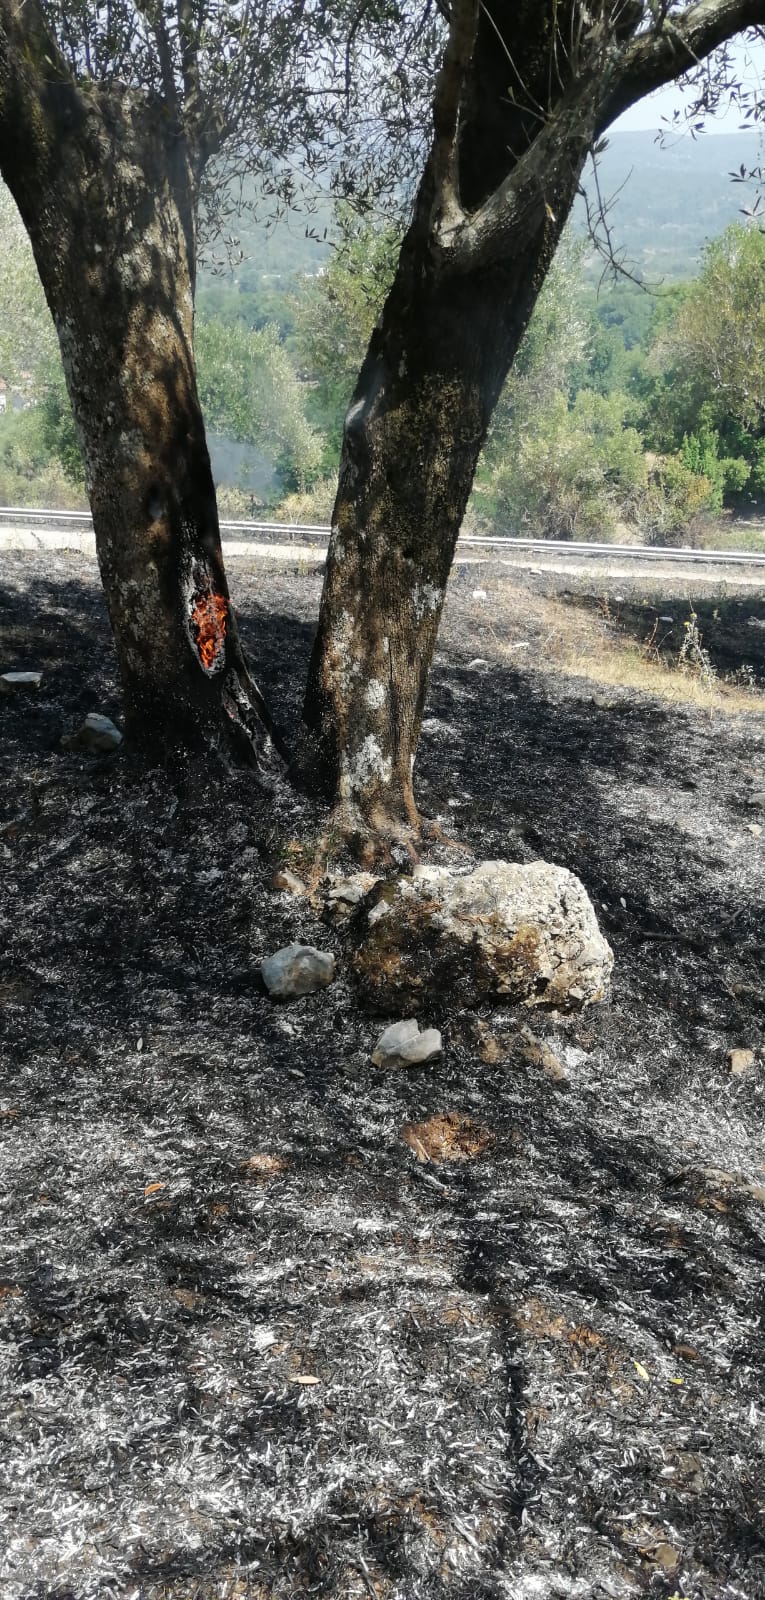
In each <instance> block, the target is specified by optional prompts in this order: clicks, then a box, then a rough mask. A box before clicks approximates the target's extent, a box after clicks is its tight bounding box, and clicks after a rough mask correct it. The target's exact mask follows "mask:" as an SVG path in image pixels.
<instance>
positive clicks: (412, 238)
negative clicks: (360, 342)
mask: <svg viewBox="0 0 765 1600" xmlns="http://www.w3.org/2000/svg"><path fill="white" fill-rule="evenodd" d="M667 10H668V8H667V7H666V6H663V7H655V6H651V7H649V6H647V5H646V4H644V3H643V0H588V3H587V4H585V3H584V0H555V3H550V4H547V3H542V0H513V3H512V4H511V3H510V0H480V3H479V0H452V4H451V6H450V8H449V36H448V42H447V45H446V50H445V54H444V60H443V66H442V70H441V73H440V75H439V79H438V82H437V84H436V88H435V93H434V101H433V143H432V147H431V151H430V156H429V159H428V163H427V166H426V169H425V173H424V176H423V180H422V183H421V186H420V190H419V193H418V196H417V200H416V204H415V208H414V216H413V221H412V224H411V227H410V229H409V232H408V234H407V236H406V238H405V240H404V244H403V246H402V251H401V257H400V261H399V265H398V270H397V274H396V278H395V281H394V284H393V288H392V290H391V293H390V295H389V298H388V301H387V304H386V306H385V309H384V312H383V315H382V317H381V320H380V324H379V326H378V328H377V329H376V330H375V332H374V334H373V336H372V341H371V344H370V348H369V352H368V354H367V357H366V360H365V363H364V366H363V369H362V372H361V375H360V378H359V382H358V385H357V387H356V391H355V393H354V396H353V399H352V402H351V406H350V409H349V411H348V415H347V417H346V423H345V433H344V440H343V450H342V458H341V466H340V480H339V489H338V496H337V501H336V505H335V510H334V515H333V528H332V537H331V540H330V548H329V555H328V562H327V573H326V579H325V585H324V592H323V596H322V603H321V613H320V620H319V630H318V635H317V639H316V644H315V649H314V652H313V658H312V662H311V669H310V676H309V684H308V691H307V696H306V700H305V707H304V725H305V756H304V760H305V763H306V765H307V766H308V768H309V770H310V771H311V772H312V773H313V774H314V775H318V777H319V778H320V780H321V781H322V782H323V783H324V785H325V786H326V787H327V788H328V790H329V792H330V794H331V795H333V796H334V799H335V803H336V807H337V809H338V812H339V817H338V820H339V823H340V826H341V827H342V828H343V829H344V830H345V831H346V833H349V834H350V835H351V836H353V835H356V836H357V837H358V838H359V839H360V841H361V842H362V844H363V846H365V847H366V848H367V849H368V850H369V851H370V852H372V853H374V852H377V851H379V850H381V849H382V850H384V849H385V848H386V844H387V843H388V842H389V841H390V840H391V838H395V837H402V836H403V837H404V839H408V840H411V839H412V837H413V835H415V836H416V833H417V831H418V827H419V819H418V815H417V808H416V804H415V799H414V793H413V787H412V768H413V765H414V758H415V754H416V749H417V740H418V735H419V730H420V721H421V716H422V709H423V702H424V698H425V692H426V686H427V678H428V671H429V667H430V662H431V659H432V655H433V648H434V644H435V639H436V635H437V630H438V624H439V619H440V616H441V609H442V606H443V600H444V589H445V585H446V582H447V578H448V574H449V569H450V566H451V562H452V558H453V555H454V548H455V544H456V540H457V536H458V533H459V528H460V523H461V521H462V517H463V513H464V510H465V505H466V503H467V499H468V495H469V493H470V489H471V486H472V482H473V476H474V473H475V468H476V464H477V461H478V457H479V453H480V450H481V446H482V444H483V441H484V439H485V436H486V431H487V428H488V425H489V421H490V418H491V414H492V411H493V408H494V406H495V404H496V401H497V399H498V396H499V393H500V390H501V388H502V384H503V382H504V379H505V377H506V375H507V372H508V370H509V368H510V365H511V363H512V361H513V358H514V356H515V353H516V351H517V349H518V345H519V343H520V340H521V338H522V336H523V333H524V331H525V328H526V326H527V323H528V320H529V317H530V315H531V312H532V310H533V307H534V303H535V300H536V298H537V295H538V293H539V290H540V289H541V287H542V284H543V282H544V278H545V275H546V272H547V270H548V268H549V265H550V261H551V259H552V255H553V252H554V249H555V247H556V245H557V243H558V240H559V238H560V234H561V232H562V230H563V226H564V224H565V222H566V220H567V218H568V216H569V213H570V210H571V207H572V204H573V201H574V198H575V195H576V192H577V189H578V186H579V181H580V176H581V172H582V168H583V166H584V162H585V159H586V157H587V154H588V152H589V151H590V150H591V149H592V147H593V145H594V143H595V141H596V139H597V137H598V136H599V135H600V134H601V133H602V132H603V131H604V129H605V128H607V127H608V126H609V124H610V122H611V121H612V120H613V119H614V118H615V117H616V116H618V114H619V113H620V112H621V111H624V110H625V109H626V108H627V106H629V105H631V104H633V103H634V101H635V100H638V99H640V98H641V97H642V96H643V95H644V94H647V93H648V92H649V91H650V90H651V89H653V88H656V87H658V86H659V85H660V84H662V83H666V82H668V81H671V80H672V79H673V78H675V77H677V76H679V75H680V74H681V73H682V72H684V71H687V70H688V68H689V67H690V66H692V65H693V64H694V63H696V64H698V62H699V61H700V60H701V59H702V58H703V56H705V55H707V54H708V53H709V52H710V51H711V50H713V49H714V48H715V47H716V46H717V45H718V44H720V43H721V41H723V40H725V39H727V38H729V37H731V35H732V34H733V33H734V32H735V31H736V29H737V28H741V27H745V26H747V25H752V24H755V23H761V22H762V21H763V20H764V19H765V0H697V3H693V4H689V5H688V6H687V7H685V8H682V7H672V8H671V10H672V16H671V19H669V20H668V18H667Z"/></svg>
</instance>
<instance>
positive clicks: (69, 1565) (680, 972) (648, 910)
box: [0, 556, 765, 1600]
mask: <svg viewBox="0 0 765 1600" xmlns="http://www.w3.org/2000/svg"><path fill="white" fill-rule="evenodd" d="M319 581H320V580H319V579H318V578H317V577H316V576H300V575H298V574H289V573H281V574H278V573H274V572H272V571H268V572H267V573H265V574H264V573H262V572H261V573H247V572H246V571H245V570H241V571H237V572H236V573H235V574H234V579H233V584H234V589H235V593H236V596H237V603H238V605H239V607H240V610H241V613H242V626H243V632H244V635H245V638H246V640H247V642H248V645H249V647H250V648H251V650H252V653H253V655H254V657H255V660H256V663H257V668H258V672H259V675H260V678H261V680H262V681H263V683H264V685H265V686H266V687H267V689H268V692H269V695H270V697H271V700H272V702H273V704H274V708H275V710H276V712H277V715H278V716H279V717H280V719H281V720H282V721H283V722H284V723H285V724H286V725H287V726H288V727H289V725H290V724H293V725H294V722H295V720H296V718H297V715H298V713H299V705H300V692H301V680H302V677H303V673H304V668H305V664H306V661H307V654H308V650H309V648H310V639H311V632H312V627H313V620H314V617H315V613H316V605H317V601H318V591H319ZM473 582H474V580H471V579H470V578H468V577H463V578H458V579H457V580H456V582H455V583H454V585H453V587H452V590H451V595H450V602H449V608H448V615H447V619H446V625H445V629H444V633H443V637H442V640H441V642H440V648H439V657H438V660H437V663H436V668H435V672H434V676H433V683H432V690H431V694H430V698H429V703H428V707H427V715H426V723H425V731H424V735H423V742H422V747H421V756H420V762H419V771H420V792H421V796H422V798H423V800H424V803H425V805H426V807H427V809H428V810H429V811H430V812H431V813H432V814H434V815H438V816H439V817H440V818H441V820H442V822H443V823H444V824H445V828H446V830H447V831H450V832H451V833H453V834H455V835H457V836H459V837H460V838H461V839H462V840H463V841H464V842H465V844H466V845H467V846H468V847H469V848H470V849H471V850H472V851H473V852H474V853H475V854H476V855H477V856H481V857H491V856H500V855H501V856H506V857H511V858H515V859H521V860H532V859H534V858H537V857H540V856H541V857H545V858H547V859H550V860H553V861H558V862H560V863H562V864H564V865H566V866H568V867H570V868H572V869H573V870H574V871H575V872H577V873H579V875H580V876H581V877H582V878H583V880H584V882H585V883H586V885H587V887H588V889H589V891H590V893H591V895H592V897H593V900H594V902H595V904H596V907H597V909H598V914H599V916H600V918H601V922H602V925H603V927H604V930H605V932H606V933H607V935H608V937H609V938H610V940H611V942H612V944H613V946H614V950H615V955H616V967H615V976H614V984H613V992H612V995H611V998H610V1000H609V1002H608V1003H607V1004H606V1005H604V1006H602V1007H598V1008H596V1009H594V1010H592V1011H590V1012H587V1013H585V1014H584V1015H583V1016H581V1017H579V1018H578V1019H576V1020H574V1021H568V1022H567V1021H564V1020H563V1019H561V1018H558V1017H555V1016H549V1015H548V1016H545V1015H534V1014H531V1015H529V1014H524V1015H522V1016H518V1015H515V1014H511V1013H506V1014H504V1015H502V1014H500V1015H497V1014H496V1013H491V1012H489V1011H488V1010H487V1011H486V1012H485V1013H484V1014H482V1015H481V1016H479V1017H476V1016H474V1015H473V1014H471V1013H467V1012H459V1013H456V1012H449V1011H446V1012H443V1011H442V1012H440V1013H438V1012H435V1011H431V1010H429V1009H428V1007H427V1005H424V1007H423V1010H422V1012H421V1014H420V1018H419V1020H420V1022H421V1023H422V1024H423V1025H430V1024H435V1025H437V1026H440V1027H441V1028H442V1030H443V1032H444V1038H445V1053H444V1057H443V1060H442V1061H441V1062H440V1063H438V1064H437V1065H435V1066H433V1065H431V1066H430V1067H426V1068H424V1069H419V1070H413V1071H411V1072H408V1073H405V1072H400V1073H396V1074H385V1073H381V1072H380V1071H378V1070H377V1069H375V1068H373V1067H372V1065H371V1062H370V1052H371V1049H372V1047H373V1045H374V1042H375V1040H376V1037H377V1035H378V1033H379V1031H380V1027H381V1024H380V1022H379V1020H377V1021H375V1020H374V1019H371V1018H370V1017H368V1016H367V1015H365V1014H364V1013H363V1012H362V1011H361V1010H360V1009H359V1007H358V1004H357V1002H356V999H355V996H354V993H353V990H352V987H351V985H350V983H349V982H348V980H347V977H346V975H345V968H344V966H343V949H342V940H341V937H340V935H339V933H338V932H337V931H336V930H334V929H332V928H328V927H326V926H324V925H323V924H322V923H321V922H320V921H319V920H318V918H317V916H316V914H315V913H314V912H313V911H312V910H311V909H310V908H309V907H308V904H307V902H306V901H305V900H303V899H300V898H295V897H291V896H289V895H287V894H280V893H277V892H276V891H275V890H273V889H272V887H271V879H272V876H273V873H274V870H275V868H276V867H278V866H280V865H283V864H289V865H290V866H291V867H292V868H293V869H294V870H297V871H299V870H300V863H301V859H302V857H301V850H302V848H303V847H304V846H305V845H306V843H307V842H308V841H310V840H311V839H312V838H314V837H315V836H316V834H317V832H318V830H319V826H320V823H321V820H322V819H321V818H320V817H319V816H318V815H317V814H315V813H314V812H313V811H312V809H311V807H310V806H309V805H308V804H307V803H306V802H304V801H301V800H299V799H298V798H296V797H295V796H294V795H293V794H291V793H290V792H289V791H288V790H287V789H281V790H277V791H273V792H271V793H263V792H259V791H258V790H257V789H254V788H253V786H252V784H251V782H250V780H249V779H247V778H245V777H237V778H233V779H230V780H228V781H227V782H226V783H225V784H222V783H220V782H219V781H218V780H216V779H215V778H214V777H213V776H211V774H210V773H209V772H208V771H207V770H205V769H203V768H200V769H195V770H193V771H190V772H189V773H188V774H187V775H186V778H185V781H184V782H183V784H181V785H180V786H179V785H178V784H177V783H173V782H171V780H170V777H169V776H168V775H167V774H164V773H162V772H152V773H147V772H145V771H143V770H142V769H141V767H140V766H139V765H138V764H137V763H136V762H135V760H133V759H131V757H130V755H129V752H127V751H123V752H122V753H120V755H119V756H118V757H117V758H114V759H112V758H95V759H93V758H90V759H88V758H86V757H84V756H82V755H81V754H78V753H76V752H72V751H64V750H62V748H61V746H60V742H59V741H60V737H61V734H62V733H64V732H69V731H71V730H72V728H73V727H74V726H76V724H77V721H78V720H79V719H81V717H82V716H83V714H84V713H85V712H86V711H88V710H93V709H98V710H102V711H105V712H107V713H108V714H109V715H113V716H115V717H117V718H119V712H120V701H119V693H118V688H117V685H116V682H115V678H114V664H113V656H112V652H111V646H110V641H109V632H108V626H107V623H106V619H105V614H104V609H103V604H102V600H101V596H100V591H99V588H98V583H97V576H96V573H95V569H94V567H93V566H92V565H89V564H88V563H87V562H84V561H83V560H82V558H78V559H77V561H76V562H75V561H73V560H67V559H64V558H58V559H54V560H50V558H48V559H47V560H46V562H45V564H43V561H42V558H37V557H30V556H23V557H18V558H12V557H6V571H5V574H4V583H3V591H2V606H3V610H2V612H1V613H0V622H1V623H2V628H3V642H2V652H1V654H2V665H3V667H6V666H7V667H37V668H41V669H42V670H43V672H44V674H45V676H44V680H43V686H42V689H41V691H40V694H39V695H38V696H37V697H35V698H31V699H26V698H25V699H22V698H7V699H5V700H3V701H2V702H0V719H1V720H2V733H3V746H2V748H3V764H2V769H1V770H0V787H1V788H2V802H3V822H2V824H0V826H2V830H3V831H2V834H0V857H1V859H0V871H1V872H2V880H1V882H2V888H1V891H0V914H1V916H2V941H1V943H0V1001H1V1003H2V1035H1V1037H0V1045H1V1048H2V1078H1V1080H0V1141H1V1143H2V1168H1V1170H0V1359H2V1365H3V1386H2V1392H3V1396H4V1399H3V1406H2V1412H1V1413H0V1461H2V1471H1V1472H0V1529H1V1530H2V1539H0V1548H1V1549H2V1552H3V1553H2V1555H1V1556H0V1572H1V1573H2V1589H3V1594H4V1595H7V1596H8V1597H9V1600H64V1597H65V1596H66V1597H67V1600H70V1597H71V1600H96V1597H98V1600H101V1597H103V1596H112V1595H117V1596H128V1595H130V1596H135V1597H138V1600H144V1597H145V1600H190V1597H191V1596H195V1597H202V1600H212V1597H213V1596H216V1597H218V1596H223V1597H226V1596H232V1597H233V1596H240V1597H270V1596H274V1597H276V1600H282V1597H284V1600H286V1597H288V1596H290V1597H291V1596H299V1595H302V1594H306V1595H308V1594H311V1595H329V1596H333V1597H336V1600H340V1597H342V1600H346V1597H348V1600H351V1597H355V1596H364V1595H376V1596H383V1597H395V1600H419V1597H422V1600H425V1597H428V1600H438V1597H444V1600H446V1597H449V1600H455V1597H460V1600H497V1597H502V1596H504V1597H507V1600H511V1597H512V1600H525V1597H527V1596H528V1597H532V1596H535V1597H536V1596H541V1597H543V1600H552V1597H560V1600H563V1597H565V1600H571V1597H582V1600H585V1597H586V1600H590V1597H593V1600H594V1597H606V1596H609V1597H610V1596H616V1597H619V1596H633V1595H643V1594H648V1595H653V1596H657V1597H664V1600H669V1597H670V1596H673V1595H682V1596H684V1597H687V1600H743V1597H746V1600H753V1597H755V1596H758V1595H761V1594H762V1593H763V1592H765V1543H764V1540H763V1482H764V1481H765V1471H764V1468H765V1463H764V1462H763V1434H762V1411H761V1406H762V1378H763V1363H764V1357H765V1348H764V1346H763V1331H762V1330H763V1321H762V1318H763V1312H764V1311H765V1305H764V1304H763V1284H764V1283H765V1140H764V1139H763V1109H764V1107H765V1065H764V1064H763V1059H762V1055H761V1054H760V1056H759V1059H758V1061H757V1064H756V1065H755V1066H754V1067H753V1068H752V1069H751V1070H750V1071H749V1072H748V1073H745V1074H743V1075H741V1076H738V1077H736V1076H732V1075H731V1074H730V1072H729V1070H728V1067H727V1064H726V1053H727V1051H728V1049H730V1048H731V1047H733V1046H746V1047H750V1048H752V1049H754V1050H755V1051H760V1052H761V1051H762V1047H763V1044H764V1043H765V997H764V993H763V956H764V954H765V912H764V910H763V906H764V901H765V896H764V895H763V879H762V860H763V843H762V838H763V837H765V835H762V836H761V835H760V834H758V833H757V831H756V830H757V828H758V827H760V826H761V825H763V824H765V816H763V814H762V809H761V806H760V803H759V802H758V801H757V795H758V794H760V795H761V794H762V793H763V792H765V738H764V737H763V727H762V722H761V720H760V719H759V718H758V717H757V716H756V715H755V714H752V715H749V716H741V717H737V718H731V717H727V716H725V715H723V714H722V713H717V712H715V713H712V714H709V713H706V712H705V713H701V712H698V711H694V710H692V709H690V708H689V709H682V708H681V709H677V708H676V707H670V706H669V705H668V704H666V703H663V702H659V701H658V700H654V699H651V698H650V697H648V696H644V697H636V696H635V695H632V694H630V693H628V692H626V691H622V690H618V691H615V692H614V693H613V694H612V696H611V698H610V699H609V700H608V701H607V702H604V701H603V698H602V696H601V695H600V694H599V693H597V692H596V686H593V685H590V684H588V683H587V681H586V680H584V679H581V678H579V679H576V680H574V679H564V678H563V677H561V676H559V675H556V674H555V673H554V672H553V671H552V670H550V669H549V668H548V666H547V665H546V663H545V655H544V647H545V640H544V637H543V636H542V635H541V634H540V635H537V634H535V633H534V630H533V628H530V627H529V624H528V620H527V619H526V618H525V617H524V610H523V594H522V591H520V590H519V591H518V594H517V598H516V601H515V602H513V600H512V597H511V596H509V595H508V586H507V583H506V580H503V582H502V589H501V592H502V596H503V599H502V609H501V612H500V611H499V610H498V609H496V608H495V607H494V601H493V596H494V593H495V588H494V581H493V578H492V574H491V572H488V573H487V575H486V576H485V577H482V582H483V585H484V589H485V591H486V593H487V600H485V601H479V600H476V599H475V597H474V595H473ZM498 592H499V590H498V589H497V593H498ZM497 604H498V603H497ZM514 605H515V609H514ZM514 641H522V642H523V644H524V645H525V649H524V651H523V652H522V653H521V652H519V653H518V655H517V657H514V656H513V655H512V653H511V654H510V655H508V648H507V647H508V645H512V644H513V642H514ZM478 657H480V658H481V659H482V660H483V661H484V662H485V665H484V666H483V667H481V668H480V669H477V668H475V667H474V666H471V662H472V661H473V660H474V658H478ZM508 660H517V662H518V664H517V665H512V666H511V665H508ZM753 708H754V702H753ZM758 818H759V819H760V820H759V821H758ZM752 827H754V830H755V831H752ZM297 938H300V939H305V940H307V941H309V942H312V943H316V944H319V945H322V946H323V947H325V948H334V949H335V950H336V952H337V954H338V957H339V963H340V976H339V978H338V980H337V982H336V983H335V984H334V985H333V986H332V988H331V989H329V990H327V991H324V992H323V993H322V994H320V995H317V996H313V997H309V998H306V999H304V1000H301V1001H298V1002H296V1003H295V1004H293V1005H290V1006H282V1007H275V1006H273V1005H271V1004H270V1003H269V1002H268V1000H267V999H266V997H265V995H264V994H263V992H262V989H261V986H260V984H259V980H258V964H259V961H260V959H261V958H262V956H263V955H265V954H266V953H268V952H269V951H272V950H274V949H275V948H277V947H278V946H279V945H282V944H286V943H289V942H291V941H292V940H293V939H297ZM523 1024H527V1025H530V1026H531V1027H532V1028H533V1029H534V1030H535V1032H536V1033H537V1035H538V1036H539V1037H540V1038H542V1039H544V1041H545V1042H546V1043H547V1044H548V1045H549V1047H550V1048H551V1049H552V1050H553V1051H554V1052H555V1053H556V1055H557V1057H558V1059H559V1061H560V1063H561V1065H562V1066H563V1068H564V1070H565V1078H564V1079H563V1080H562V1081H558V1082H555V1081H551V1080H550V1079H549V1078H548V1077H546V1076H545V1074H544V1073H543V1072H542V1070H541V1068H540V1067H539V1066H535V1065H534V1064H533V1061H534V1053H533V1052H529V1051H528V1050H527V1049H526V1050H524V1048H523V1040H522V1038H521V1035H520V1028H521V1026H522V1025H523ZM450 1114H453V1116H454V1117H455V1118H462V1119H465V1121H464V1123H462V1124H460V1125H461V1126H462V1125H464V1126H468V1125H472V1124H475V1125H476V1126H480V1128H481V1130H482V1133H481V1138H480V1140H476V1142H475V1148H474V1149H473V1148H471V1151H470V1155H471V1159H469V1160H464V1159H463V1160H459V1161H457V1160H455V1161H453V1162H452V1161H450V1160H448V1159H444V1160H440V1159H435V1160H430V1161H428V1160H423V1159H422V1152H421V1151H415V1150H414V1149H412V1148H411V1147H410V1145H409V1144H407V1142H406V1141H405V1140H404V1139H403V1138H402V1130H404V1129H405V1128H406V1126H407V1125H410V1126H411V1125H416V1126H419V1125H421V1124H424V1123H426V1122H427V1123H429V1122H430V1120H431V1119H433V1118H439V1119H441V1118H445V1117H448V1116H449V1115H450ZM467 1119H470V1123H468V1120H467ZM447 1125H448V1126H450V1127H451V1126H456V1125H457V1124H456V1123H453V1122H451V1121H450V1122H449V1123H448V1124H447ZM484 1130H485V1134H486V1136H485V1134H484ZM489 1136H490V1137H489ZM253 1158H256V1159H253Z"/></svg>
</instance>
